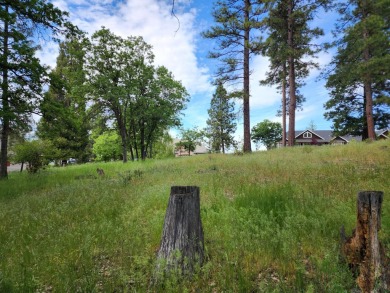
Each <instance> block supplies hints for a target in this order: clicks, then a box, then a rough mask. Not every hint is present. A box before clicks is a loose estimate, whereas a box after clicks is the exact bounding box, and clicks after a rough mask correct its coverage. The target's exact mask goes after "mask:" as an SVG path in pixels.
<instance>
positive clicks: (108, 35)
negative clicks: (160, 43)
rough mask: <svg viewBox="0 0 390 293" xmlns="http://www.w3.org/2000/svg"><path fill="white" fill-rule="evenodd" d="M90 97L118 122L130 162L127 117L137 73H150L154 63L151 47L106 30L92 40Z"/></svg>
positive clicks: (138, 38)
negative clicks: (147, 71)
mask: <svg viewBox="0 0 390 293" xmlns="http://www.w3.org/2000/svg"><path fill="white" fill-rule="evenodd" d="M87 51H88V52H89V54H88V55H87V66H86V68H87V74H88V77H89V78H88V86H89V95H90V96H91V98H92V100H93V102H94V103H95V105H96V106H99V107H100V108H101V111H102V112H107V114H109V115H110V116H111V117H112V118H114V119H115V123H116V126H117V127H118V132H119V134H120V137H121V140H122V156H123V162H127V150H128V144H129V139H128V126H127V119H128V117H127V115H128V114H129V108H130V103H131V99H132V98H133V96H134V90H135V89H136V86H135V83H136V82H137V81H136V79H135V76H136V75H137V74H136V73H137V70H138V69H140V70H142V71H143V70H146V68H147V67H149V66H150V64H151V62H152V60H153V54H152V52H151V47H150V46H149V45H148V44H146V43H145V42H144V40H143V39H142V38H141V37H128V38H127V39H123V38H121V37H119V36H116V35H115V34H113V33H112V32H111V31H110V30H109V29H106V28H104V27H103V28H102V29H100V30H99V31H97V32H95V33H94V34H93V35H92V37H91V45H90V47H89V48H88V50H87Z"/></svg>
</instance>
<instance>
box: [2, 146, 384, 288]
mask: <svg viewBox="0 0 390 293" xmlns="http://www.w3.org/2000/svg"><path fill="white" fill-rule="evenodd" d="M96 168H102V169H104V172H105V176H104V177H98V175H97V173H96ZM172 185H197V186H199V187H200V192H201V216H202V221H203V230H204V236H205V249H206V262H205V264H204V266H203V267H202V268H201V270H200V271H199V272H198V273H197V274H196V275H195V276H194V277H193V278H192V279H191V280H182V279H180V278H175V277H171V278H169V279H166V281H165V282H163V283H161V284H158V285H154V286H151V285H150V283H151V282H150V280H151V277H152V275H153V270H154V267H155V261H156V252H157V250H158V248H159V244H160V238H161V233H162V227H163V221H164V216H165V211H166V207H167V202H168V198H169V193H170V187H171V186H172ZM361 190H381V191H384V193H385V194H384V202H383V210H382V230H381V232H380V237H381V241H382V243H383V244H384V245H385V247H386V251H387V253H388V255H389V254H390V141H380V142H375V143H351V144H349V145H346V146H333V147H296V148H286V149H278V150H273V151H268V152H259V153H253V154H250V155H244V156H234V155H202V156H194V157H184V158H175V159H170V160H161V161H151V160H149V161H146V162H133V163H128V164H123V163H120V162H112V163H100V164H97V163H94V164H86V165H74V166H68V167H66V168H49V169H46V170H43V171H41V172H40V173H39V174H37V175H29V174H27V173H18V172H15V173H11V174H10V175H9V180H7V181H0V292H146V291H149V292H154V291H157V292H332V293H334V292H350V290H351V289H352V288H354V286H355V282H354V278H353V276H352V275H351V273H350V272H349V270H348V268H347V267H346V265H345V264H343V263H342V262H341V261H340V257H339V239H340V237H339V231H340V227H341V226H342V225H344V226H345V228H346V231H347V233H348V234H349V235H350V234H351V231H352V229H353V228H354V227H355V222H356V195H357V192H358V191H361Z"/></svg>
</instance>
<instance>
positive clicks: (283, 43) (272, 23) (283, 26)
mask: <svg viewBox="0 0 390 293" xmlns="http://www.w3.org/2000/svg"><path fill="white" fill-rule="evenodd" d="M268 5H269V6H268V10H269V14H268V16H267V17H266V18H265V19H264V23H265V25H266V27H267V29H268V32H269V34H268V37H267V38H266V40H265V41H264V42H262V44H261V49H262V54H263V55H265V56H267V57H268V58H269V61H270V67H269V71H268V72H267V73H266V79H264V80H261V81H260V84H261V85H277V89H278V90H279V91H280V92H281V94H282V105H281V110H280V111H278V115H281V116H282V145H283V146H285V145H286V141H287V137H286V132H287V121H286V120H287V115H288V111H289V109H288V107H289V100H290V99H289V95H288V91H289V86H288V85H289V75H288V73H289V66H288V57H289V50H288V48H289V46H288V32H289V30H288V25H289V22H288V17H287V14H288V6H287V5H286V3H285V2H283V1H271V2H269V3H268ZM311 66H313V64H312V63H308V62H302V60H299V59H298V60H295V64H294V68H295V71H296V72H295V88H296V91H295V99H296V109H299V108H301V107H302V104H303V102H304V101H305V98H304V97H303V96H302V95H301V94H299V91H298V88H299V87H300V86H302V85H303V82H302V80H303V79H304V78H305V77H306V76H307V74H308V68H309V67H311Z"/></svg>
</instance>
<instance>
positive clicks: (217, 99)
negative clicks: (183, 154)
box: [207, 83, 236, 153]
mask: <svg viewBox="0 0 390 293" xmlns="http://www.w3.org/2000/svg"><path fill="white" fill-rule="evenodd" d="M208 114H209V119H208V120H207V125H208V127H207V129H208V131H207V133H208V135H209V139H210V145H211V149H212V151H214V152H218V153H219V152H221V151H222V153H225V150H226V149H227V148H229V147H231V146H232V145H234V137H233V134H234V132H235V131H236V123H235V119H236V114H235V112H234V102H233V101H232V100H230V99H229V97H228V93H227V91H226V89H225V88H224V87H223V85H222V83H218V87H217V89H216V91H215V93H214V94H213V97H212V99H211V103H210V109H209V110H208Z"/></svg>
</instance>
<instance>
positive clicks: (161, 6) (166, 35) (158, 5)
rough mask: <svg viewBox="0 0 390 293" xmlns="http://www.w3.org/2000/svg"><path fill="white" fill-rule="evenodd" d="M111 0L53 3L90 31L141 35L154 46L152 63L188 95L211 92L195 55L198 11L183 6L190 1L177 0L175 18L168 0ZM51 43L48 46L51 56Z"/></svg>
mask: <svg viewBox="0 0 390 293" xmlns="http://www.w3.org/2000/svg"><path fill="white" fill-rule="evenodd" d="M113 2H114V1H112V0H106V1H101V0H100V1H93V0H92V1H91V0H69V1H65V0H57V1H54V2H53V4H54V5H56V6H58V7H59V8H61V9H63V10H68V11H69V12H70V18H71V21H72V22H73V23H75V24H76V25H78V26H79V28H80V29H82V30H84V31H86V32H88V33H89V34H92V33H93V32H95V31H96V30H98V29H100V28H101V27H102V26H105V27H106V28H109V29H110V30H111V31H112V32H113V33H115V34H117V35H120V36H122V37H127V36H130V35H133V36H142V37H143V38H144V40H145V41H146V42H147V43H148V44H150V45H152V46H153V52H154V54H155V63H156V64H157V65H164V66H166V67H167V68H168V69H169V70H170V71H172V73H173V74H174V76H175V78H176V79H178V80H181V81H182V83H183V85H184V86H185V87H186V88H187V90H188V91H189V93H190V94H191V95H193V94H197V93H202V92H207V91H210V88H211V86H210V83H209V79H210V78H209V72H208V69H207V68H206V67H201V66H199V65H198V63H199V62H198V60H197V57H196V51H197V47H196V46H197V37H198V31H197V29H196V28H195V27H194V24H195V17H196V13H197V12H196V10H195V9H186V8H188V7H186V6H183V5H185V4H186V3H188V2H189V1H187V0H184V1H178V2H176V4H175V5H176V6H175V13H176V16H177V18H175V17H174V16H172V15H171V9H172V7H171V3H167V2H165V1H158V0H143V1H138V0H127V1H123V2H121V3H120V4H117V5H116V6H115V5H113V4H112V3H113ZM182 3H184V4H182ZM108 4H110V6H109V5H108ZM53 46H54V45H50V49H51V52H50V54H51V55H53V54H52V53H53V52H52V50H53ZM48 53H49V52H48V51H47V50H43V51H42V52H41V53H40V57H42V59H43V61H44V63H47V64H50V65H52V66H53V65H55V58H54V59H53V56H49V55H47V54H48ZM53 60H54V62H53Z"/></svg>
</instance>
